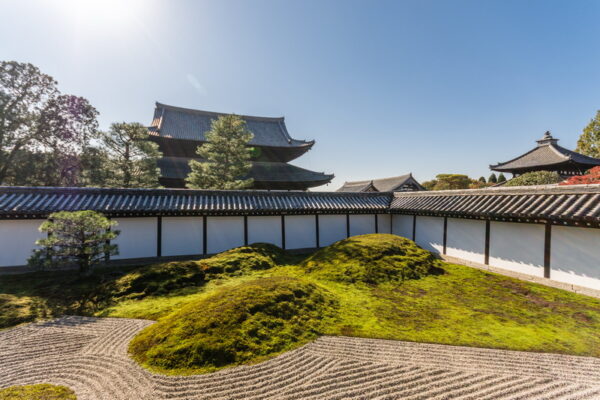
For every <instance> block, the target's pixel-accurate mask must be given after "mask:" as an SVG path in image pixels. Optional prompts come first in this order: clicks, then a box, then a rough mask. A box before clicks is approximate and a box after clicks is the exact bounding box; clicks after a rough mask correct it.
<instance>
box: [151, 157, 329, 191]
mask: <svg viewBox="0 0 600 400" xmlns="http://www.w3.org/2000/svg"><path fill="white" fill-rule="evenodd" d="M189 162H190V159H189V158H185V157H163V158H161V159H159V160H158V167H159V168H160V172H161V177H162V178H167V179H182V180H185V178H186V177H187V176H188V174H189V172H190V166H189ZM333 177H334V175H329V174H325V173H322V172H315V171H310V170H308V169H304V168H300V167H297V166H295V165H291V164H287V163H283V162H270V161H253V162H252V168H251V169H250V172H249V174H248V176H247V178H252V179H254V182H255V183H258V184H259V186H262V185H260V184H268V183H281V184H284V183H293V184H297V185H301V186H303V187H306V188H308V187H315V186H320V185H324V184H326V183H329V182H330V181H331V180H332V179H333Z"/></svg>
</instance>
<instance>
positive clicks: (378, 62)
mask: <svg viewBox="0 0 600 400" xmlns="http://www.w3.org/2000/svg"><path fill="white" fill-rule="evenodd" d="M1 4H2V8H1V9H2V17H3V18H2V20H3V23H2V24H1V25H0V59H3V60H7V59H9V60H18V61H26V62H31V63H33V64H35V65H37V66H39V67H40V68H41V69H42V71H44V72H46V73H48V74H50V75H52V76H54V77H55V78H56V79H57V80H58V81H59V86H60V88H61V90H62V91H63V92H65V93H71V94H77V95H80V96H84V97H86V98H88V99H89V100H90V101H91V102H92V104H93V105H94V106H95V107H96V108H97V109H98V110H99V111H100V113H101V115H100V124H101V127H102V128H107V127H108V125H109V124H110V123H111V122H113V121H139V122H142V123H144V124H148V123H149V122H150V120H151V117H152V112H153V107H154V102H155V101H160V102H164V103H167V104H173V105H177V106H182V107H190V108H200V109H205V110H211V111H221V112H234V113H238V114H249V115H262V116H282V115H283V116H285V117H286V123H287V126H288V130H289V131H290V133H291V134H292V136H294V137H296V138H298V139H315V140H316V141H317V143H316V145H315V147H314V148H313V149H312V150H311V151H310V152H309V153H308V154H306V155H305V156H303V157H301V158H299V159H298V160H295V161H293V162H292V163H294V164H296V165H299V166H302V167H305V168H310V169H313V170H317V171H324V172H327V173H334V174H335V175H336V178H335V180H334V182H333V184H330V185H329V186H326V187H325V186H324V187H321V189H323V190H333V189H335V188H337V187H338V186H339V185H341V183H343V181H345V180H359V179H370V178H378V177H386V176H393V175H401V174H404V173H406V172H410V171H412V172H413V175H414V176H415V177H416V178H417V179H419V180H422V181H424V180H427V179H430V178H432V177H434V176H435V175H436V174H438V173H464V174H469V175H471V176H472V177H475V178H476V177H479V176H481V175H485V176H486V177H487V176H488V175H489V174H490V171H489V169H488V165H489V164H493V163H496V162H498V161H506V160H507V159H510V158H513V157H514V156H517V155H519V154H521V153H523V152H524V151H526V150H528V149H529V148H531V147H532V146H533V145H534V140H535V139H538V138H539V137H541V136H542V134H543V133H544V131H546V130H548V129H549V130H551V131H552V132H553V134H554V135H555V136H557V137H559V138H560V139H561V142H560V143H561V144H562V145H564V146H566V147H568V148H574V147H575V144H576V141H577V138H578V136H579V134H580V133H581V130H582V128H583V127H584V126H585V125H586V124H587V123H588V121H589V120H590V118H592V116H593V115H594V114H595V112H596V110H597V109H599V108H600V90H599V87H600V69H599V65H600V52H598V39H599V38H600V25H599V24H598V23H597V22H598V15H599V14H600V2H599V1H584V0H580V1H568V0H565V1H552V0H544V1H535V0H519V1H510V0H502V1H500V0H499V1H491V0H477V1H464V0H455V1H442V0H438V1H429V0H417V1H349V0H348V1H332V0H321V1H310V0H302V1H291V0H287V1H284V0H280V1H266V0H255V1H254V0H252V1H251V0H239V1H229V0H218V1H216V0H215V1H210V2H209V1H191V0H190V1H183V0H170V1H167V0H146V1H142V0H131V1H127V0H103V1H102V0H86V1H83V0H80V1H77V0H62V1H61V0H55V1H50V0H45V1H43V0H2V3H1Z"/></svg>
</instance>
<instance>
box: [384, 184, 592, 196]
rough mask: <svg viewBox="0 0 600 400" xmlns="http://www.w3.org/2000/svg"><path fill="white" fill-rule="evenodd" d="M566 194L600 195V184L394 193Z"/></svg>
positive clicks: (438, 194)
mask: <svg viewBox="0 0 600 400" xmlns="http://www.w3.org/2000/svg"><path fill="white" fill-rule="evenodd" d="M564 193H600V184H589V185H558V184H552V185H536V186H510V187H506V186H499V187H489V188H485V189H458V190H432V191H417V192H394V196H395V197H419V196H457V195H458V196H473V195H513V194H564Z"/></svg>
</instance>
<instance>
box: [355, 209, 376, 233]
mask: <svg viewBox="0 0 600 400" xmlns="http://www.w3.org/2000/svg"><path fill="white" fill-rule="evenodd" d="M367 233H375V214H357V215H350V236H357V235H365V234H367Z"/></svg>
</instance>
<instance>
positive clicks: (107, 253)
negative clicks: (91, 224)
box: [104, 217, 112, 263]
mask: <svg viewBox="0 0 600 400" xmlns="http://www.w3.org/2000/svg"><path fill="white" fill-rule="evenodd" d="M107 218H108V220H109V221H110V220H111V218H110V217H107ZM111 230H112V228H111V227H110V226H109V227H108V229H107V231H108V232H110V231H111ZM105 244H106V245H107V246H109V245H110V240H107V241H106V242H105ZM109 261H110V253H109V252H106V253H104V262H105V263H107V262H109Z"/></svg>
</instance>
